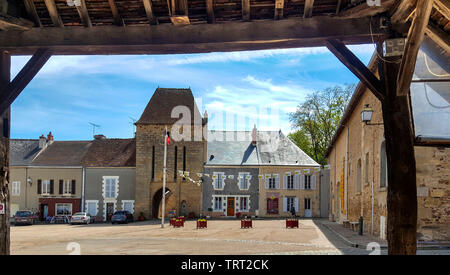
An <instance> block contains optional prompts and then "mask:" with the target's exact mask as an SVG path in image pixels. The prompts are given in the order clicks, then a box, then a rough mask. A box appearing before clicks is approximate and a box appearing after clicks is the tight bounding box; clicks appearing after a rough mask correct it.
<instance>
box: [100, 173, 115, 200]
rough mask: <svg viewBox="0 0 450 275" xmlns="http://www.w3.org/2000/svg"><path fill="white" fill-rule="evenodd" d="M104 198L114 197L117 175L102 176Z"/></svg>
mask: <svg viewBox="0 0 450 275" xmlns="http://www.w3.org/2000/svg"><path fill="white" fill-rule="evenodd" d="M103 181H104V198H107V199H114V198H116V197H117V195H118V194H117V189H118V181H119V177H103Z"/></svg>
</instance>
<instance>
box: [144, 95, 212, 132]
mask: <svg viewBox="0 0 450 275" xmlns="http://www.w3.org/2000/svg"><path fill="white" fill-rule="evenodd" d="M177 106H186V107H187V108H188V109H189V110H190V116H191V122H192V123H193V124H197V125H198V124H201V123H203V122H202V119H201V117H202V116H201V114H200V112H199V110H198V108H197V106H196V104H195V100H194V96H193V95H192V91H191V89H173V88H157V89H156V91H155V93H154V94H153V96H152V98H151V99H150V101H149V103H148V104H147V107H145V110H144V112H143V113H142V115H141V118H140V119H139V120H138V121H137V122H136V124H174V123H175V122H177V121H178V120H179V119H180V118H181V116H180V118H172V117H171V114H172V110H173V109H174V108H175V107H177ZM194 118H200V121H198V122H195V121H194Z"/></svg>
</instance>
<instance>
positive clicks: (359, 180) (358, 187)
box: [356, 159, 362, 193]
mask: <svg viewBox="0 0 450 275" xmlns="http://www.w3.org/2000/svg"><path fill="white" fill-rule="evenodd" d="M361 189H362V167H361V159H358V164H357V165H356V192H357V193H360V192H361Z"/></svg>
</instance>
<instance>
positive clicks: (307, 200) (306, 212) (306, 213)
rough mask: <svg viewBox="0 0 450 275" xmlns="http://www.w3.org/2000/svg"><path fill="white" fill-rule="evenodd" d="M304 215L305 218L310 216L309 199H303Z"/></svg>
mask: <svg viewBox="0 0 450 275" xmlns="http://www.w3.org/2000/svg"><path fill="white" fill-rule="evenodd" d="M305 217H306V218H311V217H312V211H311V199H305Z"/></svg>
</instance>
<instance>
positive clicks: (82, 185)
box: [81, 166, 86, 212]
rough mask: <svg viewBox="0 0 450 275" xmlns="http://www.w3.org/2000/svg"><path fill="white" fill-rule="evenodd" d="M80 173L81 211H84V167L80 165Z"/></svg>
mask: <svg viewBox="0 0 450 275" xmlns="http://www.w3.org/2000/svg"><path fill="white" fill-rule="evenodd" d="M81 169H82V170H81V171H82V174H81V212H84V211H85V209H84V200H85V194H84V193H85V184H86V167H84V166H83V167H82V168H81Z"/></svg>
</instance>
